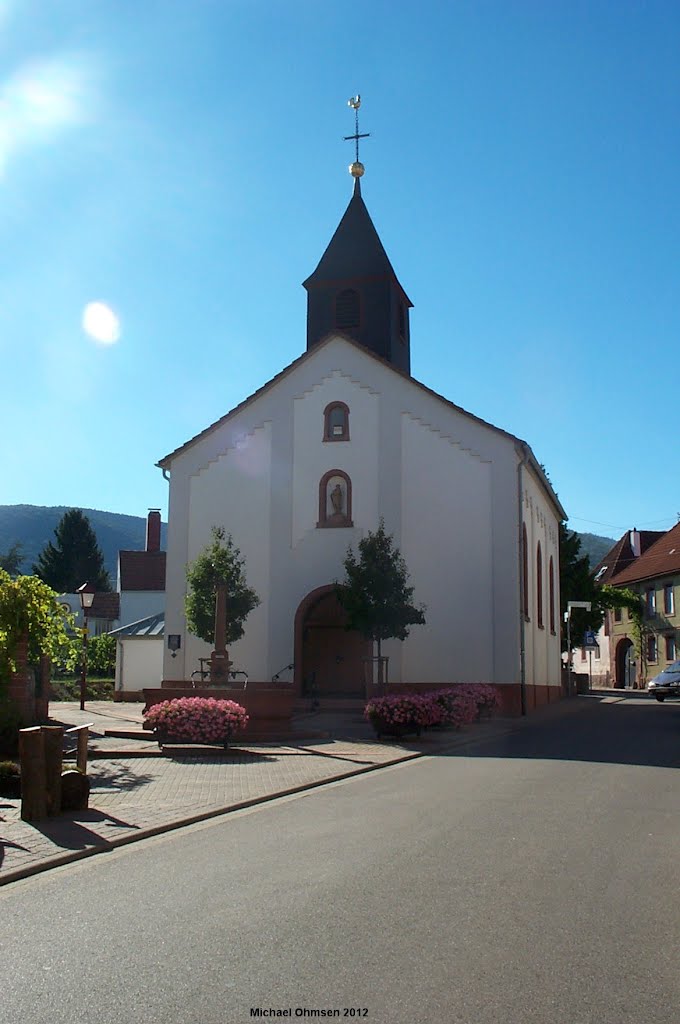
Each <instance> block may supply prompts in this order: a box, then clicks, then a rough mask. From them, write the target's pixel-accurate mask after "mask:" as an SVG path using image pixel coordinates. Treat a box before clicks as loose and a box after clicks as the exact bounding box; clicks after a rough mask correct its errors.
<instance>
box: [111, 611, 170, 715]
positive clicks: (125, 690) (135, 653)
mask: <svg viewBox="0 0 680 1024" xmlns="http://www.w3.org/2000/svg"><path fill="white" fill-rule="evenodd" d="M111 636H113V637H115V638H116V678H115V683H114V691H113V699H114V700H116V701H122V700H128V701H129V700H141V699H142V697H143V693H142V691H143V689H144V687H145V686H158V685H159V684H160V681H161V679H162V677H163V612H159V613H158V614H157V615H150V616H149V617H148V618H146V619H142V620H141V621H139V622H132V623H130V624H129V625H127V626H121V627H120V628H119V629H114V630H112V631H111Z"/></svg>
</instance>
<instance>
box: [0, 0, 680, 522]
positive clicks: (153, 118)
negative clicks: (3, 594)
mask: <svg viewBox="0 0 680 1024" xmlns="http://www.w3.org/2000/svg"><path fill="white" fill-rule="evenodd" d="M679 52H680V6H679V5H678V4H677V3H676V2H644V0H638V2H627V0H617V2H616V3H614V2H612V0H606V2H599V0H588V2H579V0H568V2H560V0H544V2H538V0H536V2H528V0H526V2H520V0H515V2H513V0H489V2H485V0H475V2H470V3H468V2H455V0H452V2H441V3H440V2H433V0H421V2H419V3H411V2H401V3H399V4H395V3H393V2H382V0H365V2H364V3H363V4H360V5H358V4H348V3H339V2H336V0H325V2H320V0H286V2H279V0H193V2H191V3H187V2H186V0H97V2H93V0H40V2H39V0H0V240H1V243H2V244H0V380H1V382H2V391H1V395H2V401H1V402H0V430H1V433H0V437H1V438H2V441H1V444H2V465H3V472H2V475H1V478H0V503H2V504H15V503H31V504H40V505H74V506H84V507H95V508H102V509H110V510H112V511H118V512H127V513H131V514H139V515H143V514H145V511H146V509H147V507H149V506H158V507H161V508H162V509H163V511H164V514H165V512H166V510H167V485H166V483H165V482H164V481H163V479H162V476H161V473H160V470H158V469H156V468H155V463H156V462H157V461H158V459H159V458H161V457H162V456H163V455H165V454H167V453H168V452H169V451H171V450H173V449H174V448H176V447H177V446H178V445H180V444H182V443H183V442H184V441H185V440H187V439H188V438H189V437H191V436H193V435H194V434H195V433H197V432H198V431H199V430H201V429H202V428H203V427H205V426H206V425H207V424H209V423H211V422H212V421H214V420H215V419H216V418H218V417H219V416H220V415H222V414H223V413H224V412H226V411H227V410H228V409H230V408H231V407H232V406H234V405H235V404H237V403H238V402H240V401H241V400H242V399H243V398H244V397H246V396H247V395H249V394H250V393H251V392H252V391H254V390H255V389H256V388H257V387H259V386H260V385H261V384H262V383H263V382H264V381H266V380H268V379H269V378H270V377H272V376H273V375H274V374H275V373H277V372H278V371H279V370H280V369H282V368H283V367H284V366H285V365H286V364H287V363H289V362H290V361H291V360H292V359H294V358H295V357H296V356H298V355H299V354H300V353H301V352H302V351H303V350H304V347H305V308H306V307H305V293H304V290H303V289H302V287H301V282H302V281H303V280H304V278H305V277H307V276H308V274H309V273H311V271H312V270H313V269H314V267H315V265H316V263H317V261H318V259H319V257H320V256H321V253H322V252H323V249H324V248H325V246H326V244H327V243H328V241H329V239H330V237H331V234H332V233H333V231H334V229H335V227H336V225H337V222H338V220H339V219H340V216H341V215H342V212H343V210H344V208H345V206H346V204H347V202H348V200H349V197H350V193H351V179H350V177H349V175H348V173H347V164H348V163H349V161H350V159H351V147H350V146H349V144H348V143H344V142H343V141H342V136H343V135H347V134H350V133H351V131H352V129H353V123H352V115H351V111H349V109H348V108H347V98H348V97H349V96H350V95H352V94H353V93H355V92H357V91H358V92H360V93H361V95H362V100H363V105H362V109H361V125H362V130H366V131H370V132H371V133H372V136H371V138H370V139H369V140H368V141H367V142H366V143H365V144H364V146H363V149H362V160H363V162H364V163H365V165H366V176H365V178H364V182H363V185H364V187H363V195H364V199H365V200H366V203H367V206H368V208H369V210H370V212H371V215H372V217H373V220H374V222H375V224H376V227H377V229H378V231H379V232H380V234H381V237H382V239H383V242H384V245H385V247H386V249H387V252H388V254H389V256H390V258H391V260H392V263H393V265H394V267H395V270H396V272H397V274H398V276H399V278H400V280H401V282H402V284H403V286H404V288H405V289H406V291H407V293H408V294H409V296H410V298H411V300H412V301H413V303H414V305H415V308H414V310H413V311H412V321H411V325H412V371H413V374H414V376H416V377H417V378H418V379H419V380H421V381H423V382H424V383H425V384H428V385H429V386H431V387H434V388H435V389H436V390H438V391H439V392H441V393H442V394H444V395H445V396H446V397H447V398H449V399H451V400H452V401H454V402H456V403H457V404H459V405H462V406H463V407H464V408H466V409H468V410H470V411H471V412H473V413H475V414H476V415H478V416H481V417H483V418H485V419H487V420H489V421H491V422H492V423H495V424H496V425H497V426H500V427H503V428H504V429H506V430H509V431H511V432H512V433H515V434H517V435H519V436H520V437H522V438H524V439H526V440H527V441H528V442H529V443H530V444H531V446H532V448H533V450H534V452H535V454H536V456H537V458H538V459H539V461H541V462H542V463H544V464H545V466H546V468H547V470H548V472H549V474H550V477H551V479H552V481H553V484H554V486H555V489H556V490H557V492H558V494H559V496H560V499H561V501H562V503H563V505H564V506H565V508H566V509H567V511H568V512H569V514H570V517H571V519H570V522H571V525H572V527H573V528H574V529H579V530H590V531H592V532H595V533H603V534H608V535H618V534H620V533H621V532H623V530H624V529H627V528H628V527H632V526H638V527H641V528H643V527H647V528H656V529H663V528H666V527H670V526H671V525H673V524H674V523H675V521H676V517H677V514H678V513H680V472H679V469H680V466H679V461H680V458H679V447H680V446H679V445H678V433H679V432H678V426H677V423H678V411H677V409H678V403H677V399H676V397H675V391H674V382H675V377H676V373H677V364H678V356H677V353H678V337H679V334H680V308H679V303H678V296H679V294H680V289H679V287H678V272H679V270H680V241H679V239H680V213H679V208H680V207H679V204H678V181H679V180H680V116H679V113H678V112H679V110H680V61H679V60H678V53H679ZM92 302H103V303H106V304H108V305H109V306H110V307H111V309H112V310H114V311H115V314H116V315H117V316H118V317H119V318H120V337H119V338H118V340H117V341H115V342H114V343H112V344H99V343H96V342H95V341H94V340H93V339H92V338H91V337H89V336H88V335H87V334H86V333H85V332H84V330H83V328H82V316H83V310H84V308H85V307H86V306H87V304H88V303H92ZM114 334H115V331H114ZM110 337H111V336H110Z"/></svg>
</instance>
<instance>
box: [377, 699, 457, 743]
mask: <svg viewBox="0 0 680 1024" xmlns="http://www.w3.org/2000/svg"><path fill="white" fill-rule="evenodd" d="M364 715H365V717H366V718H368V720H369V721H370V723H371V725H372V726H373V727H374V729H375V730H376V732H377V733H378V735H380V734H381V733H383V732H392V733H394V732H397V733H402V734H403V733H407V732H417V733H419V732H420V730H421V729H424V728H426V726H428V725H437V724H438V722H440V721H441V712H440V710H439V707H438V706H437V705H436V704H435V703H434V701H432V700H431V699H430V697H429V695H427V694H416V693H399V694H387V696H385V697H373V698H372V699H371V700H369V702H368V703H367V705H366V707H365V708H364Z"/></svg>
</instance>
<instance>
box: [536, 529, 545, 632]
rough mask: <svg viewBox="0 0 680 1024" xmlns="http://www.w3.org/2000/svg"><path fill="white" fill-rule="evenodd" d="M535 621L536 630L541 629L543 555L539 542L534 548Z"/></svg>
mask: <svg viewBox="0 0 680 1024" xmlns="http://www.w3.org/2000/svg"><path fill="white" fill-rule="evenodd" d="M536 619H537V621H538V628H539V629H543V554H542V552H541V543H540V541H539V543H538V547H537V548H536Z"/></svg>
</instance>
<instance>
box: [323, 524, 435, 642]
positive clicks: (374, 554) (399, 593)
mask: <svg viewBox="0 0 680 1024" xmlns="http://www.w3.org/2000/svg"><path fill="white" fill-rule="evenodd" d="M343 565H344V568H345V579H344V581H343V583H342V585H341V586H339V587H338V590H337V594H338V600H339V602H340V604H341V605H342V607H343V608H344V609H345V611H346V612H347V629H356V630H358V631H359V632H360V633H361V634H362V636H364V637H366V639H367V640H374V641H375V642H376V643H377V645H378V657H379V658H380V657H382V651H381V644H382V641H383V640H388V639H390V638H391V637H396V638H397V639H398V640H405V639H406V637H407V636H408V634H409V628H408V627H409V626H416V625H418V626H422V625H424V623H425V607H424V605H420V606H419V607H416V606H415V605H414V604H413V603H412V602H413V590H414V588H413V587H411V586H409V582H408V581H409V573H408V569H407V568H406V563H405V561H404V559H403V556H402V554H401V552H400V551H399V548H395V547H394V538H393V537H392V535H391V534H387V533H385V523H384V520H383V519H381V520H380V525H379V526H378V529H377V530H376V531H375V533H373V532H371V531H369V532H368V535H367V536H366V537H364V538H362V540H360V541H359V557H358V559H357V558H356V557H355V555H354V552H353V551H352V549H351V548H348V550H347V556H346V558H345V560H344V562H343Z"/></svg>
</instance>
